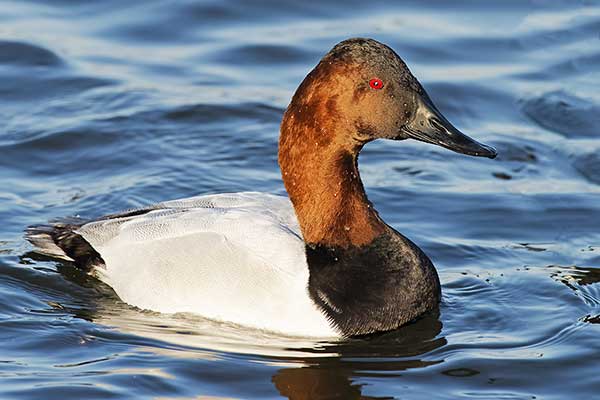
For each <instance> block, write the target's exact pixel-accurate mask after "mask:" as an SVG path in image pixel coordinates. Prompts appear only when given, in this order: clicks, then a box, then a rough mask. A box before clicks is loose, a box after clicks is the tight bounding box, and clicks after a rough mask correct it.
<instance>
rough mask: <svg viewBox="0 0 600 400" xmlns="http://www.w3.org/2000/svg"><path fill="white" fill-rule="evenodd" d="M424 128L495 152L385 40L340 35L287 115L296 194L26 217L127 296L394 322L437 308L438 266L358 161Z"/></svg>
mask: <svg viewBox="0 0 600 400" xmlns="http://www.w3.org/2000/svg"><path fill="white" fill-rule="evenodd" d="M380 138H381V139H392V140H404V139H416V140H420V141H423V142H428V143H433V144H436V145H439V146H443V147H446V148H448V149H450V150H453V151H456V152H459V153H464V154H469V155H473V156H483V157H489V158H494V157H495V156H496V152H495V150H494V149H493V148H491V147H489V146H486V145H483V144H481V143H478V142H477V141H475V140H473V139H471V138H469V137H468V136H466V135H464V134H463V133H461V132H460V131H459V130H458V129H456V128H455V127H454V126H452V124H450V122H448V120H447V119H446V118H444V116H442V114H441V113H440V112H439V111H438V109H437V108H436V107H435V106H434V104H433V103H432V101H431V99H430V98H429V96H428V95H427V93H426V92H425V90H424V89H423V87H422V86H421V85H420V84H419V82H418V81H417V79H416V78H415V77H414V76H413V75H412V74H411V72H410V71H409V69H408V67H407V66H406V64H405V63H404V62H403V61H402V59H401V58H400V57H399V56H398V55H397V54H396V53H395V52H394V51H393V50H392V49H391V48H389V47H388V46H386V45H384V44H382V43H379V42H377V41H375V40H372V39H362V38H355V39H349V40H345V41H343V42H341V43H339V44H337V45H336V46H335V47H333V49H332V50H331V51H329V52H328V53H327V54H326V55H325V56H324V57H323V59H322V60H321V61H320V62H319V64H318V65H317V66H316V67H315V68H314V69H313V70H312V71H311V72H310V73H309V74H308V75H307V76H306V78H305V79H304V81H303V82H302V83H301V84H300V86H299V87H298V89H297V90H296V93H295V94H294V96H293V98H292V101H291V103H290V105H289V106H288V108H287V110H286V111H285V113H284V115H283V120H282V123H281V130H280V138H279V157H278V160H279V165H280V168H281V172H282V178H283V183H284V185H285V188H286V190H287V193H288V195H289V198H286V197H281V196H275V195H272V194H266V193H257V192H244V193H229V194H216V195H206V196H197V197H192V198H187V199H181V200H172V201H166V202H163V203H159V204H155V205H151V206H148V207H145V208H140V209H135V210H129V211H125V212H122V213H119V214H112V215H108V216H105V217H102V218H99V219H96V220H91V221H65V222H61V223H55V224H52V225H40V226H33V227H30V228H28V230H27V233H26V238H27V239H28V240H29V241H30V242H31V243H33V244H34V245H35V246H36V251H37V252H39V253H42V254H45V255H48V256H51V257H55V258H59V259H63V260H68V261H71V262H73V263H75V265H77V266H78V267H80V268H82V269H84V270H85V271H88V272H89V273H91V274H94V275H95V276H97V277H98V278H99V279H100V280H102V281H103V282H105V283H107V284H108V285H110V286H111V287H112V288H113V289H114V291H115V292H116V293H117V295H118V296H119V297H120V298H121V299H122V300H123V301H125V302H127V303H129V304H131V305H133V306H137V307H139V308H141V309H148V310H154V311H158V312H165V313H177V312H191V313H196V314H200V315H202V316H204V317H207V318H210V319H214V320H219V321H224V322H231V323H235V324H240V325H245V326H249V327H253V328H258V329H264V330H269V331H275V332H280V333H284V334H290V335H301V336H317V337H336V336H337V337H349V336H358V335H366V334H371V333H374V332H381V331H388V330H392V329H396V328H398V327H400V326H402V325H404V324H406V323H408V322H410V321H412V320H414V319H416V318H417V317H419V316H420V315H422V314H423V313H425V312H427V311H429V310H432V309H434V308H436V307H437V305H438V303H439V301H440V296H441V293H440V283H439V279H438V275H437V272H436V270H435V268H434V266H433V264H432V263H431V261H430V260H429V258H428V257H427V256H426V255H425V253H423V251H422V250H421V249H419V247H417V245H415V244H414V243H413V242H411V241H410V240H409V239H407V238H406V237H404V236H403V235H402V234H400V233H398V232H397V231H396V230H394V229H393V228H392V227H390V226H388V225H387V224H386V223H385V222H384V221H383V220H382V219H381V218H380V217H379V215H378V214H377V211H375V209H374V208H373V205H372V204H371V203H370V202H369V200H368V199H367V195H366V194H365V190H364V188H363V184H362V182H361V180H360V174H359V171H358V166H357V159H358V154H359V152H360V150H361V149H362V147H363V146H364V145H365V144H366V143H369V142H371V141H373V140H375V139H380Z"/></svg>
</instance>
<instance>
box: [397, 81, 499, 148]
mask: <svg viewBox="0 0 600 400" xmlns="http://www.w3.org/2000/svg"><path fill="white" fill-rule="evenodd" d="M415 97H416V99H415V101H416V102H417V104H416V106H417V107H416V109H417V111H416V114H415V115H414V116H413V118H412V120H411V121H410V122H409V123H408V124H407V125H405V126H404V127H403V128H402V131H403V133H404V134H406V135H408V137H410V138H412V139H416V140H420V141H422V142H426V143H432V144H437V145H438V146H442V147H445V148H447V149H450V150H452V151H456V152H457V153H463V154H468V155H471V156H478V157H488V158H494V157H496V154H497V153H496V150H494V148H493V147H490V146H487V145H485V144H482V143H479V142H478V141H476V140H474V139H471V138H470V137H468V136H467V135H465V134H464V133H462V132H461V131H459V130H458V129H456V128H455V127H454V126H452V124H451V123H450V122H448V120H447V119H446V118H445V117H444V116H443V115H442V113H440V112H439V111H438V109H437V108H436V107H435V105H434V104H433V102H432V101H431V100H430V99H429V96H427V93H423V94H422V95H417V96H415Z"/></svg>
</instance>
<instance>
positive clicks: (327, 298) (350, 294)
mask: <svg viewBox="0 0 600 400" xmlns="http://www.w3.org/2000/svg"><path fill="white" fill-rule="evenodd" d="M306 258H307V262H308V267H309V271H310V278H309V284H308V288H309V293H310V296H311V298H312V300H313V301H314V302H315V304H317V306H318V307H319V308H320V309H321V310H322V311H323V312H324V314H325V315H326V316H327V318H328V319H329V320H330V321H331V323H332V324H333V326H334V327H336V328H337V329H338V330H339V331H340V332H341V333H342V334H343V335H344V336H360V335H367V334H370V333H374V332H382V331H389V330H392V329H396V328H398V327H400V326H401V325H404V324H406V323H408V322H410V321H412V320H414V319H415V318H417V317H418V316H420V315H421V314H423V313H425V312H427V311H429V310H431V309H433V308H435V307H437V304H438V303H439V300H440V295H441V293H440V284H439V279H438V276H437V273H436V271H435V268H434V267H433V264H432V263H431V261H430V260H429V258H428V257H427V256H426V255H425V254H424V253H423V252H422V251H421V250H420V249H419V248H418V247H417V246H416V245H415V244H413V243H412V242H411V241H409V240H408V239H406V238H404V237H403V236H402V235H400V234H398V233H396V232H390V233H386V234H384V235H382V236H380V237H378V238H377V239H375V240H374V241H373V242H371V243H370V244H369V245H367V246H361V247H350V248H346V249H344V248H335V247H327V246H322V245H307V246H306Z"/></svg>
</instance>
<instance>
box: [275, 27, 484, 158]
mask: <svg viewBox="0 0 600 400" xmlns="http://www.w3.org/2000/svg"><path fill="white" fill-rule="evenodd" d="M290 118H291V119H293V120H294V123H296V124H303V126H304V127H308V128H310V129H309V130H310V131H312V133H311V135H314V136H315V137H311V138H307V139H309V140H313V139H314V140H316V141H321V142H323V143H324V144H327V143H330V142H335V143H336V145H337V146H340V145H343V146H344V147H347V146H358V147H360V146H362V145H363V144H364V143H366V142H369V141H371V140H374V139H378V138H385V139H396V140H401V139H416V140H420V141H423V142H428V143H433V144H437V145H439V146H443V147H446V148H448V149H450V150H453V151H456V152H459V153H464V154H469V155H474V156H484V157H490V158H493V157H495V156H496V152H495V150H494V149H493V148H491V147H489V146H486V145H483V144H481V143H478V142H477V141H475V140H473V139H471V138H469V137H468V136H466V135H464V134H463V133H461V132H460V131H459V130H458V129H456V128H455V127H454V126H453V125H452V124H451V123H450V122H448V120H447V119H446V118H445V117H444V116H443V115H442V114H441V113H440V112H439V111H438V109H437V108H436V107H435V105H434V104H433V102H432V101H431V99H430V98H429V96H428V95H427V93H426V92H425V90H424V89H423V87H422V86H421V85H420V84H419V82H418V81H417V79H416V78H415V77H414V76H413V75H412V73H411V72H410V70H409V69H408V67H407V66H406V64H405V63H404V61H402V59H401V58H400V57H399V56H398V55H397V54H396V53H395V52H394V51H393V50H392V49H391V48H389V47H388V46H386V45H384V44H382V43H379V42H377V41H375V40H372V39H361V38H356V39H348V40H345V41H343V42H341V43H339V44H337V45H336V46H335V47H334V48H333V49H332V50H331V51H330V52H329V53H327V54H326V55H325V56H324V57H323V59H322V60H321V61H320V63H319V64H318V65H317V66H316V67H315V69H314V70H313V71H311V73H310V74H309V75H308V76H307V77H306V78H305V79H304V81H303V82H302V84H301V85H300V87H299V88H298V90H297V91H296V94H295V95H294V98H293V99H292V103H291V104H290V107H289V108H288V110H287V112H286V116H285V118H284V125H285V124H287V123H288V121H287V120H289V119H290ZM284 128H285V126H284Z"/></svg>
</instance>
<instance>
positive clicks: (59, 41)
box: [0, 0, 600, 399]
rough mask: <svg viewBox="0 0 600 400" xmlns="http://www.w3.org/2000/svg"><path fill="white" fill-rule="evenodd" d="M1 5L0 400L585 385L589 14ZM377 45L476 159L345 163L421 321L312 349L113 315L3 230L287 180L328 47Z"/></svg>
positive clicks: (411, 151) (374, 147) (591, 334)
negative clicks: (435, 302) (422, 283)
mask: <svg viewBox="0 0 600 400" xmlns="http://www.w3.org/2000/svg"><path fill="white" fill-rule="evenodd" d="M250 3H251V2H245V1H237V0H226V1H179V2H167V1H148V0H145V1H128V2H122V1H116V0H113V1H103V2H100V1H95V2H87V1H67V0H62V1H47V2H41V1H40V2H35V1H21V0H18V1H17V0H15V1H0V121H1V123H0V127H1V128H0V179H1V181H0V182H1V183H2V185H1V186H0V220H1V221H2V224H1V226H0V398H2V399H67V398H73V399H74V398H98V399H101V398H102V399H103V398H119V399H126V398H131V399H134V398H135V399H138V398H161V399H164V398H190V399H191V398H209V399H217V398H241V399H278V398H290V399H389V398H398V399H432V398H435V399H437V398H440V399H457V398H478V399H500V398H503V399H504V398H507V399H508V398H510V399H534V398H536V399H563V398H585V399H588V398H593V397H594V396H597V395H598V392H600V378H599V377H598V371H599V367H600V328H599V327H600V325H599V324H600V186H599V185H600V139H599V134H600V3H599V2H596V1H541V0H540V1H522V0H514V1H495V2H488V1H480V2H472V1H466V0H464V1H453V2H447V1H442V0H439V1H429V2H422V1H406V2H403V3H402V4H395V5H390V4H386V3H388V2H383V1H381V2H379V1H368V2H364V1H350V2H345V3H344V5H341V3H339V2H337V1H321V2H301V1H288V2H281V1H267V0H264V1H256V2H252V5H250ZM351 36H369V37H374V38H376V39H378V40H380V41H383V42H385V43H387V44H389V45H390V46H392V47H393V48H394V49H396V50H397V52H398V53H399V54H400V55H401V56H402V57H403V58H404V59H405V61H406V62H407V63H408V65H409V66H410V67H411V69H412V71H413V72H414V74H415V75H416V76H417V77H418V78H419V79H420V80H421V82H422V83H423V85H424V86H425V87H426V89H427V90H428V91H429V93H430V95H431V97H432V98H433V100H434V101H435V102H436V104H437V105H438V107H439V108H440V109H441V110H442V111H443V112H444V114H445V115H446V116H447V117H448V119H449V120H451V121H453V122H454V124H455V125H456V126H458V127H459V128H460V129H461V130H463V131H465V132H466V133H468V134H470V135H472V136H474V137H476V138H478V139H480V140H481V141H483V142H486V143H490V144H492V145H494V146H495V147H496V148H497V149H498V151H499V154H500V155H499V157H498V158H497V159H496V160H487V159H478V158H471V157H466V156H463V155H459V154H455V153H451V152H449V151H447V150H444V149H441V148H438V147H433V146H430V145H426V144H422V143H416V142H413V143H409V142H407V141H406V142H377V143H372V144H369V145H368V146H367V147H366V148H365V150H364V151H363V155H362V156H361V164H360V167H361V171H362V176H363V180H364V182H365V186H366V188H367V192H368V194H369V197H370V199H371V200H372V201H373V203H374V204H375V206H376V207H377V209H378V210H379V211H380V213H381V215H382V216H383V218H384V219H385V220H386V221H387V222H388V223H389V224H390V225H392V226H393V227H395V228H396V229H398V230H400V231H401V232H403V233H404V234H405V235H407V236H408V237H410V238H411V239H413V240H414V241H415V242H416V243H418V244H419V245H420V246H421V247H422V248H423V249H424V250H425V251H426V252H427V253H428V254H429V255H430V257H431V258H432V260H433V261H434V263H435V264H436V266H437V268H438V271H439V274H440V278H441V281H442V284H443V302H442V304H441V307H440V310H439V313H436V314H432V315H428V316H426V317H424V318H423V319H421V320H419V321H417V322H416V323H413V324H411V325H409V326H407V327H405V328H403V329H400V330H398V331H397V332H393V333H388V334H386V335H383V336H380V337H376V338H371V339H361V340H348V341H341V342H322V341H311V340H307V339H306V340H303V339H297V338H286V337H278V336H274V335H271V334H266V333H261V332H255V331H249V330H246V329H243V328H240V327H236V326H230V325H223V324H217V323H214V322H210V321H206V320H203V319H202V318H200V317H197V316H193V315H176V316H172V315H160V314H156V313H150V312H145V311H140V310H138V309H135V308H133V307H130V306H128V305H126V304H124V303H122V302H121V301H120V300H119V299H118V298H117V296H116V295H115V294H114V293H113V292H112V291H111V289H110V288H108V287H107V286H105V285H103V284H101V283H99V282H98V281H96V280H94V279H93V278H91V277H88V276H86V275H84V274H82V273H81V272H79V271H78V270H77V269H76V268H74V267H73V266H72V265H69V264H63V263H59V262H56V261H53V260H50V259H44V258H41V257H39V256H35V255H33V254H31V253H30V251H31V247H30V245H29V244H27V243H26V242H25V241H24V239H23V229H24V228H25V227H26V226H28V225H30V224H35V223H41V222H45V221H47V220H49V219H52V218H56V217H61V216H67V215H81V216H82V217H95V216H100V215H102V214H105V213H110V212H113V211H117V210H121V209H125V208H130V207H136V206H141V205H146V204H148V203H151V202H156V201H160V200H166V199H171V198H177V197H185V196H191V195H196V194H202V193H218V192H225V191H241V190H259V191H268V192H275V193H284V189H283V185H282V183H281V180H280V175H279V170H278V167H277V158H276V150H277V136H278V128H279V121H280V118H281V115H282V112H283V110H284V109H285V107H286V106H287V104H288V101H289V99H290V97H291V95H292V93H293V91H294V90H295V88H296V86H297V85H298V83H299V82H300V81H301V80H302V79H303V77H304V76H305V75H306V73H307V72H308V71H309V70H310V69H311V68H312V67H313V66H314V65H315V64H316V63H317V61H318V60H319V58H320V57H321V56H322V55H323V54H324V53H325V52H326V51H328V50H329V48H331V47H332V46H333V45H334V44H335V43H336V42H338V41H340V40H342V39H344V38H347V37H351Z"/></svg>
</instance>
